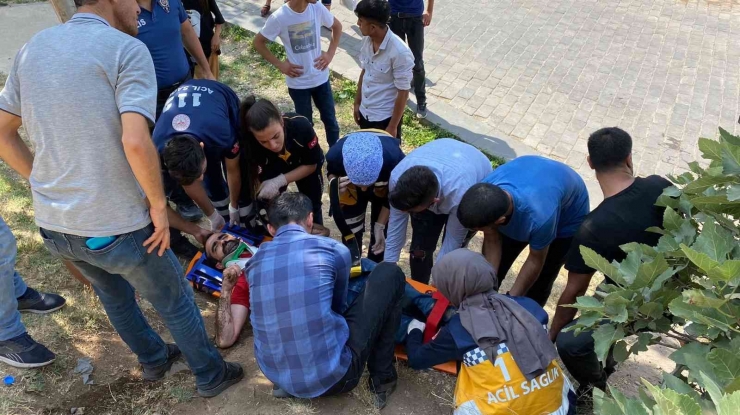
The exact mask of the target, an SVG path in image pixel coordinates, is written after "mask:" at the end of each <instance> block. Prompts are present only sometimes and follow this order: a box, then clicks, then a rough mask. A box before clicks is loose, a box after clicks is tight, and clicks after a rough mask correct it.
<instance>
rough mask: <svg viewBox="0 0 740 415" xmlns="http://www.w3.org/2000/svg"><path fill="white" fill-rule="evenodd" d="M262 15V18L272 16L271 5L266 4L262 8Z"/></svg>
mask: <svg viewBox="0 0 740 415" xmlns="http://www.w3.org/2000/svg"><path fill="white" fill-rule="evenodd" d="M260 14H261V15H262V17H267V15H268V14H270V3H265V5H264V6H262V10H261V11H260Z"/></svg>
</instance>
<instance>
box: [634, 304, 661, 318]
mask: <svg viewBox="0 0 740 415" xmlns="http://www.w3.org/2000/svg"><path fill="white" fill-rule="evenodd" d="M639 311H640V313H642V314H644V315H646V316H648V317H649V318H660V316H662V315H663V304H660V303H655V302H650V303H644V304H643V305H641V306H640V308H639Z"/></svg>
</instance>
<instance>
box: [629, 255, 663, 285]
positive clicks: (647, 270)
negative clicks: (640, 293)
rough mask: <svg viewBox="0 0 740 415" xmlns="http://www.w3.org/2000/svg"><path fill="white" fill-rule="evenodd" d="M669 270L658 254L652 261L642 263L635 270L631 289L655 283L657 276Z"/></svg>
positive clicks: (661, 256)
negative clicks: (635, 274)
mask: <svg viewBox="0 0 740 415" xmlns="http://www.w3.org/2000/svg"><path fill="white" fill-rule="evenodd" d="M668 269H669V266H668V262H666V260H665V257H663V255H661V254H658V255H657V256H656V257H655V258H654V259H653V260H652V261H650V262H644V263H643V264H642V265H641V266H640V267H639V268H638V270H637V277H636V278H635V281H634V282H633V283H632V287H631V288H633V289H640V288H643V287H647V286H649V285H650V284H652V283H653V281H655V279H656V278H658V276H660V275H661V274H662V273H664V272H666V271H667V270H668Z"/></svg>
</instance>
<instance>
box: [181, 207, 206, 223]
mask: <svg viewBox="0 0 740 415" xmlns="http://www.w3.org/2000/svg"><path fill="white" fill-rule="evenodd" d="M177 213H179V214H180V216H182V218H183V219H185V220H186V221H188V222H197V221H199V220H200V219H201V218H202V217H203V211H202V210H200V208H199V207H198V206H196V205H195V204H193V203H190V204H186V205H177Z"/></svg>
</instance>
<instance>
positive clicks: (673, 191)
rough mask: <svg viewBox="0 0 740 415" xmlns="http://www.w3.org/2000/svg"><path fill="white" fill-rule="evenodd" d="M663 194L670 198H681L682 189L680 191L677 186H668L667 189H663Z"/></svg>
mask: <svg viewBox="0 0 740 415" xmlns="http://www.w3.org/2000/svg"><path fill="white" fill-rule="evenodd" d="M697 166H698V164H697ZM663 194H664V195H666V196H668V197H679V196H681V189H679V188H678V187H676V186H668V187H666V188H665V189H663Z"/></svg>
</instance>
